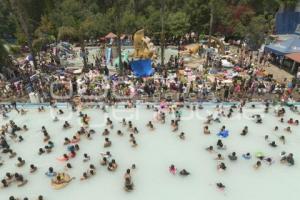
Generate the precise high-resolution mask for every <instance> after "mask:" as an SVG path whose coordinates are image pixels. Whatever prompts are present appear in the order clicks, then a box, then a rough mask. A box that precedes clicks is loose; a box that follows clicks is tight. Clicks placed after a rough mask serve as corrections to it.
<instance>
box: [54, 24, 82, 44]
mask: <svg viewBox="0 0 300 200" xmlns="http://www.w3.org/2000/svg"><path fill="white" fill-rule="evenodd" d="M57 38H58V40H65V41H68V40H73V41H74V40H78V31H77V30H76V29H75V28H73V27H71V26H62V27H60V28H59V29H58V36H57Z"/></svg>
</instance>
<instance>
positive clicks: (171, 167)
mask: <svg viewBox="0 0 300 200" xmlns="http://www.w3.org/2000/svg"><path fill="white" fill-rule="evenodd" d="M169 172H170V173H171V174H173V175H175V174H176V172H177V169H176V167H175V166H174V165H171V166H170V167H169Z"/></svg>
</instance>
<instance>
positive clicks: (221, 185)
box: [216, 182, 225, 190]
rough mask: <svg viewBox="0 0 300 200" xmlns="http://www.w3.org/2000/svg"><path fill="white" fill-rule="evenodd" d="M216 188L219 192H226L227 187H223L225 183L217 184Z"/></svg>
mask: <svg viewBox="0 0 300 200" xmlns="http://www.w3.org/2000/svg"><path fill="white" fill-rule="evenodd" d="M216 186H217V188H218V189H219V190H224V189H225V185H223V183H221V182H220V183H216Z"/></svg>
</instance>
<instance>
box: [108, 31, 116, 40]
mask: <svg viewBox="0 0 300 200" xmlns="http://www.w3.org/2000/svg"><path fill="white" fill-rule="evenodd" d="M116 37H117V35H116V34H114V33H113V32H110V33H108V34H107V35H106V36H105V38H106V39H112V38H116Z"/></svg>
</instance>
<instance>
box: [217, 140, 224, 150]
mask: <svg viewBox="0 0 300 200" xmlns="http://www.w3.org/2000/svg"><path fill="white" fill-rule="evenodd" d="M217 147H218V149H223V150H225V149H226V146H225V145H224V144H223V142H222V140H218V141H217Z"/></svg>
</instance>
